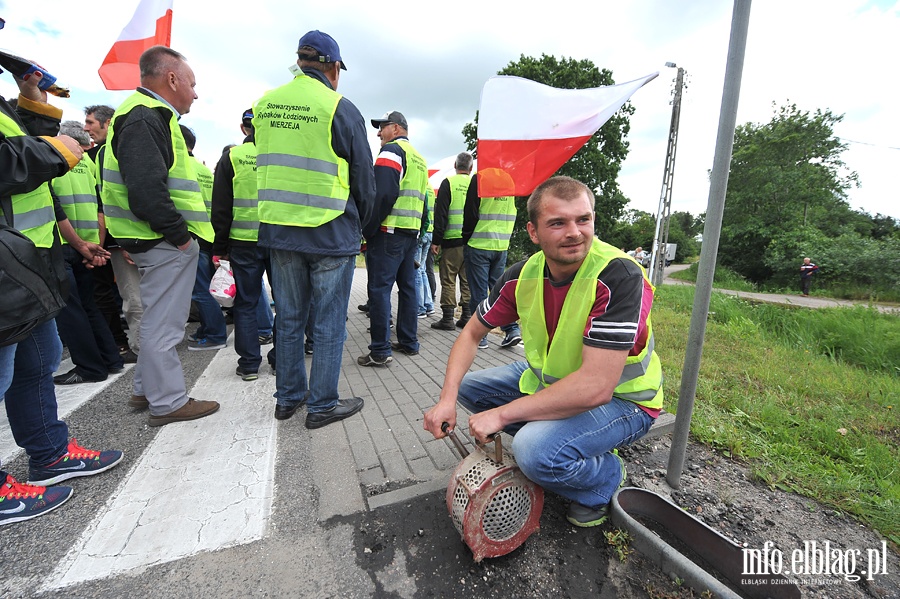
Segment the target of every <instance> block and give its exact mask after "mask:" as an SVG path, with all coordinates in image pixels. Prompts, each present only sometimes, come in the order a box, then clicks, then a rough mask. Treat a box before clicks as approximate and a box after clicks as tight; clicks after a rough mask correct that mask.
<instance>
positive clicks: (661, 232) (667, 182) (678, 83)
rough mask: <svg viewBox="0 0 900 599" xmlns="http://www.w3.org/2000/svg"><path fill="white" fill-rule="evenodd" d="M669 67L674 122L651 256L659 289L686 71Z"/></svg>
mask: <svg viewBox="0 0 900 599" xmlns="http://www.w3.org/2000/svg"><path fill="white" fill-rule="evenodd" d="M666 66H667V67H670V68H677V69H678V71H677V74H676V75H675V92H674V96H673V98H672V122H671V123H670V124H669V144H668V147H667V148H666V168H665V170H664V171H663V181H662V192H661V193H660V194H659V209H658V210H657V212H656V232H655V233H654V236H653V250H652V253H651V255H650V273H649V274H650V282H651V283H653V284H654V285H655V286H657V287H659V286H660V285H662V282H663V273H664V270H665V268H666V248H667V247H668V243H669V216H670V215H671V213H672V179H673V178H674V177H675V151H676V149H677V145H678V122H679V121H680V119H681V91H682V88H683V86H684V69H683V68H681V67H677V66H676V65H675V63H674V62H667V63H666Z"/></svg>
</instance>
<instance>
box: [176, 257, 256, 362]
mask: <svg viewBox="0 0 900 599" xmlns="http://www.w3.org/2000/svg"><path fill="white" fill-rule="evenodd" d="M212 276H213V263H212V258H211V257H210V255H209V252H207V251H206V250H200V259H199V260H198V261H197V278H196V280H195V281H194V292H193V293H192V294H191V299H192V300H194V303H195V304H197V311H198V312H199V313H200V326H199V327H197V332H196V333H194V336H195V337H196V338H197V339H206V340H207V342H209V343H210V344H212V345H219V344H220V343H225V340H226V339H228V329H227V328H226V325H225V315H224V314H222V306H220V305H219V302H217V301H216V298H214V297H213V296H212V294H211V293H210V292H209V283H210V281H212ZM253 308H254V309H256V304H254V305H253Z"/></svg>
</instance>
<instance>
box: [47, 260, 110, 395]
mask: <svg viewBox="0 0 900 599" xmlns="http://www.w3.org/2000/svg"><path fill="white" fill-rule="evenodd" d="M63 256H64V257H65V261H66V274H68V275H69V288H70V291H69V297H68V299H67V300H66V306H65V308H63V309H62V310H61V311H60V313H59V314H57V315H56V326H57V328H58V331H59V336H60V338H61V339H62V340H63V341H65V343H66V347H68V348H69V354H70V355H71V356H72V361H73V362H74V363H75V371H76V372H78V374H80V375H81V376H82V377H84V378H85V379H87V380H89V381H104V380H106V377H107V376H108V374H109V369H111V368H122V366H124V365H125V363H124V362H123V361H122V356H121V355H119V346H118V345H117V344H116V340H115V339H114V338H113V334H112V331H110V328H109V323H108V322H107V320H106V317H104V316H103V314H102V313H101V312H100V309H99V308H98V307H97V305H96V304H95V303H94V275H93V273H92V272H91V271H90V270H88V268H87V267H86V266H85V265H84V263H82V261H81V254H79V253H78V252H77V251H76V250H75V249H74V248H73V247H71V246H69V245H65V246H63ZM117 318H118V317H117Z"/></svg>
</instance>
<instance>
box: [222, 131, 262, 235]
mask: <svg viewBox="0 0 900 599" xmlns="http://www.w3.org/2000/svg"><path fill="white" fill-rule="evenodd" d="M228 159H229V160H230V161H231V166H232V168H233V169H234V179H233V180H232V182H231V185H232V190H233V192H234V204H233V207H232V209H231V213H232V220H231V232H230V233H229V235H228V236H229V237H230V238H231V239H235V240H238V241H254V242H255V241H257V240H258V239H259V214H258V211H257V204H258V201H259V200H258V196H257V192H256V179H257V166H256V145H254V144H253V142H250V141H248V142H245V143H243V144H241V145H239V146H235V147H233V148H231V150H229V152H228Z"/></svg>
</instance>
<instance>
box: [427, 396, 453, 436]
mask: <svg viewBox="0 0 900 599" xmlns="http://www.w3.org/2000/svg"><path fill="white" fill-rule="evenodd" d="M445 422H446V423H447V424H449V425H450V429H449V430H453V429H454V428H456V402H453V403H452V404H451V403H450V402H440V403H438V404H437V405H435V406H434V407H433V408H431V409H430V410H428V411H427V412H425V420H424V421H423V423H422V424H423V427H424V428H425V430H426V431H428V432H429V433H431V434H432V435H434V438H435V439H440V438H442V437H446V436H447V433H445V432H444V431H442V430H441V425H442V424H443V423H445Z"/></svg>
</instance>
